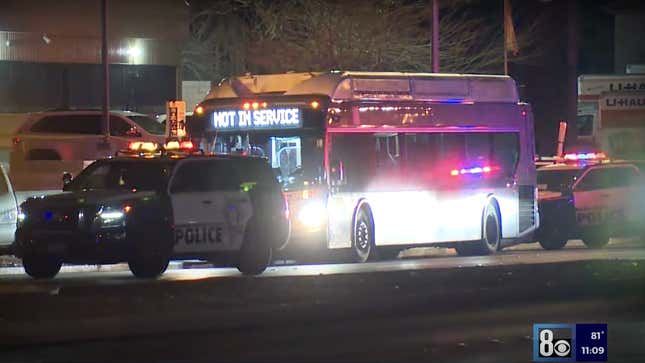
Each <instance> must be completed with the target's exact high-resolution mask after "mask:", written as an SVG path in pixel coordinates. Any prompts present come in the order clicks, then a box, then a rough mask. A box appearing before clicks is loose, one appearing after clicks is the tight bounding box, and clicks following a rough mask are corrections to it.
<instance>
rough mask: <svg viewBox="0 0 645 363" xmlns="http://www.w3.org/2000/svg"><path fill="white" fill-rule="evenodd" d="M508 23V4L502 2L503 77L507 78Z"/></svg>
mask: <svg viewBox="0 0 645 363" xmlns="http://www.w3.org/2000/svg"><path fill="white" fill-rule="evenodd" d="M507 21H508V3H507V2H506V1H504V19H503V20H502V22H503V24H504V75H505V76H508V44H507V42H508V40H507V39H508V29H506V28H507V26H506V22H507Z"/></svg>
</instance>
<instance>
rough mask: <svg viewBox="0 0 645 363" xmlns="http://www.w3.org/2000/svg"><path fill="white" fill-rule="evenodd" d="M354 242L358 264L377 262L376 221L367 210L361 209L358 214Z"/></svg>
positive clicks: (355, 257) (355, 222)
mask: <svg viewBox="0 0 645 363" xmlns="http://www.w3.org/2000/svg"><path fill="white" fill-rule="evenodd" d="M352 242H353V243H352V247H353V248H352V249H353V251H354V259H355V261H356V262H361V263H362V262H370V261H375V260H377V251H376V246H375V245H374V221H373V220H372V214H371V213H370V212H369V211H368V209H367V208H360V209H359V210H358V213H356V218H355V220H354V232H353V238H352Z"/></svg>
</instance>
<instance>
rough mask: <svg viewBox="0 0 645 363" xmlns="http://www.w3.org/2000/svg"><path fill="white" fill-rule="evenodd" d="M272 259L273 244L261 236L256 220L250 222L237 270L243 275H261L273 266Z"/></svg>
mask: <svg viewBox="0 0 645 363" xmlns="http://www.w3.org/2000/svg"><path fill="white" fill-rule="evenodd" d="M272 257H273V249H272V248H271V244H270V243H269V242H268V241H266V239H263V238H262V237H261V236H260V233H259V228H258V226H257V225H256V223H255V221H254V219H252V220H250V221H249V222H248V224H247V228H246V232H245V233H244V242H242V248H241V249H240V255H239V258H238V263H237V269H238V270H239V271H240V272H241V273H242V274H243V275H247V276H255V275H259V274H261V273H262V272H264V270H266V268H267V267H268V266H269V264H271V261H272V260H271V259H272Z"/></svg>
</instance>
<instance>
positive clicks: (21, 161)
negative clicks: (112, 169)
mask: <svg viewBox="0 0 645 363" xmlns="http://www.w3.org/2000/svg"><path fill="white" fill-rule="evenodd" d="M102 117H103V116H102V113H101V111H99V110H54V111H45V112H38V113H34V114H32V115H31V116H30V117H29V119H28V120H27V121H26V122H25V123H24V124H23V125H22V126H21V127H20V128H19V129H18V131H17V132H16V134H15V135H14V138H13V144H14V145H13V149H12V151H11V155H10V174H11V179H12V180H13V182H14V186H15V187H16V189H17V190H51V189H60V176H61V175H62V173H63V172H71V173H73V174H77V173H78V172H80V171H81V170H82V169H83V168H84V167H85V166H87V165H88V164H89V163H91V162H92V161H94V160H98V159H102V158H105V157H109V156H111V155H114V153H116V152H117V151H118V150H121V149H124V148H127V146H128V144H129V143H130V142H132V141H153V142H157V143H163V141H164V133H165V129H164V127H163V125H161V124H159V123H158V122H157V121H155V120H154V119H152V118H150V117H148V116H146V115H144V114H140V113H135V112H128V111H111V112H110V132H109V135H106V132H104V131H103V125H102Z"/></svg>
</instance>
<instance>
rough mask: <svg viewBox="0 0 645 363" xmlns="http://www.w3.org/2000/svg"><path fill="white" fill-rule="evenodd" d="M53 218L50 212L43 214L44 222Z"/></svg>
mask: <svg viewBox="0 0 645 363" xmlns="http://www.w3.org/2000/svg"><path fill="white" fill-rule="evenodd" d="M52 218H54V213H52V212H45V220H47V221H51V219H52Z"/></svg>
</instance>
